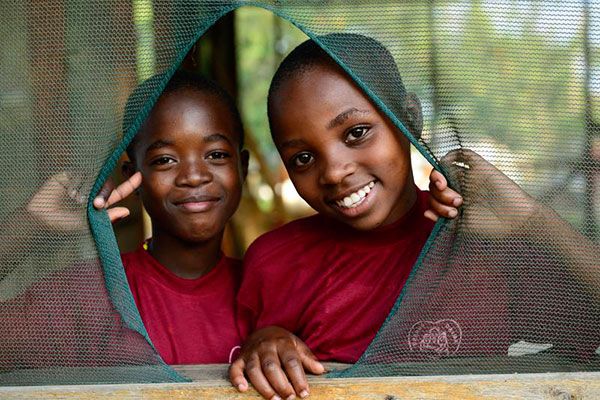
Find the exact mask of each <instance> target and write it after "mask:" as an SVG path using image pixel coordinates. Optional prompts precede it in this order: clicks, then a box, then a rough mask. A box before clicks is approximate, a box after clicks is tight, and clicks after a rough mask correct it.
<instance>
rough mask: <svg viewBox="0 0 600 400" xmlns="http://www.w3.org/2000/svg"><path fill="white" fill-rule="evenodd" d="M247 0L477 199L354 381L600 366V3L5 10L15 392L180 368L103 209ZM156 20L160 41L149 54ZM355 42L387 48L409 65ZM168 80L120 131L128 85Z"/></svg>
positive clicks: (7, 273)
mask: <svg viewBox="0 0 600 400" xmlns="http://www.w3.org/2000/svg"><path fill="white" fill-rule="evenodd" d="M248 6H250V7H259V8H265V9H267V10H271V11H272V12H274V13H275V14H277V15H278V16H280V17H281V18H283V19H285V20H288V21H290V22H291V23H293V24H294V25H295V26H296V27H298V28H299V29H300V30H301V31H303V32H304V33H305V34H306V35H308V36H309V37H312V38H314V39H315V40H316V41H317V42H318V43H319V44H320V45H321V46H322V47H323V48H324V49H325V50H326V51H327V52H328V53H329V54H330V55H331V56H332V57H333V58H334V59H335V60H336V61H337V62H338V63H339V64H340V65H341V66H342V67H343V68H344V69H345V70H346V71H347V73H348V74H349V75H350V76H351V77H352V78H353V79H354V80H355V81H356V83H357V84H358V85H359V86H360V87H361V88H362V89H363V90H364V91H365V93H367V94H368V96H370V98H371V99H372V100H373V102H374V103H375V104H376V105H377V106H378V107H379V108H380V109H381V111H382V112H383V113H385V114H386V115H387V116H388V117H389V118H390V120H391V121H393V122H394V123H395V124H396V125H397V126H398V127H399V129H400V130H401V131H402V132H404V134H406V135H408V136H409V139H410V140H411V142H412V143H413V145H414V146H415V147H416V148H417V149H418V150H419V151H420V152H421V153H422V154H423V155H424V156H425V158H426V159H427V160H428V161H429V162H430V163H431V164H432V165H434V167H436V168H437V169H439V170H441V171H443V172H444V174H445V175H446V176H447V177H448V179H449V180H450V182H451V184H452V186H453V187H454V188H455V189H456V190H457V191H459V192H460V193H461V194H462V195H463V197H464V201H465V204H464V206H463V207H462V209H461V211H460V215H459V216H458V218H456V219H454V220H440V221H439V222H438V223H437V224H436V226H435V228H434V231H433V233H432V235H431V237H430V239H429V241H428V242H427V244H426V246H425V248H424V249H423V251H422V253H421V256H420V257H419V259H418V261H417V264H416V265H415V266H414V268H413V271H412V273H411V276H410V278H409V281H408V283H407V284H406V286H405V288H404V290H403V291H402V293H401V294H400V297H399V298H398V300H397V302H396V304H395V306H394V308H393V309H392V310H391V312H390V315H389V317H388V318H387V320H386V322H385V324H384V325H383V327H382V328H381V329H380V331H379V332H378V334H377V336H376V338H375V340H374V341H373V343H372V344H371V345H370V347H369V348H368V349H367V351H366V352H365V354H364V355H363V356H362V357H361V359H360V360H359V361H358V363H356V364H355V365H354V366H353V367H351V368H350V369H348V370H346V371H345V372H342V373H339V374H338V375H342V376H382V375H426V374H466V373H510V372H541V371H572V370H573V371H574V370H590V369H598V368H599V364H598V358H599V357H600V356H599V354H598V353H599V352H600V351H599V350H598V347H599V346H600V307H599V304H600V257H598V256H599V252H598V220H599V215H600V193H599V189H600V188H599V185H600V173H599V172H600V127H599V125H598V121H599V120H598V118H600V116H599V115H598V112H599V111H600V110H599V107H600V84H599V83H597V82H598V78H599V74H600V58H599V54H600V3H599V2H597V1H595V0H594V1H592V0H588V1H583V0H582V1H577V0H567V1H565V0H563V1H560V2H559V1H510V0H499V1H484V0H465V1H443V0H435V1H434V0H430V1H387V2H386V1H374V2H366V1H336V0H326V1H316V0H315V1H313V0H303V1H283V0H281V1H264V2H260V1H257V2H244V1H239V2H234V1H231V2H230V1H200V0H198V1H183V0H178V1H163V0H155V1H150V0H149V1H141V0H132V1H130V2H124V1H114V0H113V1H103V2H84V1H75V0H73V1H63V0H51V1H46V2H26V1H16V0H14V1H13V0H9V1H3V2H1V3H0V33H1V35H0V37H1V38H2V40H1V41H0V51H1V52H2V53H1V56H0V135H1V138H2V146H1V147H2V157H0V177H1V179H0V196H1V197H0V198H1V200H2V201H1V202H0V321H1V329H0V384H2V385H23V384H43V383H102V382H107V383H108V382H115V383H116V382H161V381H182V380H184V378H182V377H181V376H179V375H178V374H177V373H176V372H174V371H173V370H172V369H171V368H170V367H169V366H167V365H166V364H164V362H163V361H162V360H161V359H160V356H159V355H158V354H157V353H156V351H155V350H154V348H153V346H152V343H151V341H150V339H149V337H148V334H147V332H146V330H145V329H144V326H143V323H142V322H141V318H140V316H139V313H138V311H137V309H136V307H135V304H134V301H133V298H132V295H131V293H130V291H129V288H128V285H127V281H126V278H125V274H124V272H123V267H122V265H121V260H120V256H119V249H118V247H117V242H116V239H115V236H114V233H113V230H112V227H111V224H110V222H109V220H108V217H107V215H106V213H105V212H103V211H102V212H101V211H95V210H94V209H93V207H92V206H91V203H90V199H92V198H93V197H94V195H95V194H96V193H97V192H98V190H99V188H100V187H101V185H102V184H103V182H104V181H105V180H106V179H107V177H108V176H109V175H110V173H111V171H112V170H113V169H114V168H115V167H116V166H117V163H118V159H119V157H120V155H121V153H122V152H123V151H124V149H125V148H126V146H127V144H128V143H129V141H130V140H131V139H132V137H133V135H134V134H135V132H136V131H137V129H138V128H139V126H140V125H141V123H142V121H143V120H144V118H145V117H146V116H147V114H148V113H149V110H150V109H151V108H152V105H153V104H154V101H155V100H156V99H157V97H158V96H159V94H160V92H161V90H162V88H163V87H164V86H165V85H166V83H167V81H168V78H169V77H170V76H171V75H172V74H173V72H174V71H175V70H176V68H177V67H178V65H179V64H180V63H181V61H182V60H183V59H184V56H185V55H186V54H187V53H188V51H189V50H190V49H191V48H192V46H193V45H194V43H195V42H196V41H197V40H198V39H199V38H200V37H201V36H202V35H203V33H204V32H205V31H206V30H207V29H208V28H209V27H211V26H212V25H213V24H214V23H215V22H216V21H218V20H219V19H220V18H221V17H223V16H224V15H226V14H227V13H229V12H232V11H234V10H235V9H237V8H239V7H248ZM147 29H152V30H153V32H154V35H155V40H154V42H153V43H152V49H153V50H152V52H147V51H146V52H144V51H140V49H144V46H150V45H149V44H148V43H147V42H148V40H149V39H148V37H147ZM339 33H346V34H347V33H352V34H360V35H364V36H368V37H371V38H374V39H376V40H377V41H378V42H379V43H381V44H382V45H383V46H385V47H386V48H387V49H388V50H389V52H390V53H391V54H392V56H393V59H394V60H391V59H384V58H381V57H379V56H373V54H377V53H376V52H375V49H374V48H370V47H369V45H368V44H364V43H363V44H360V43H358V44H357V43H356V42H354V41H352V40H350V39H349V38H352V37H355V36H353V35H339ZM247 34H248V35H251V34H252V33H251V32H248V33H247ZM394 64H395V65H394ZM396 67H397V70H398V71H399V72H400V74H401V76H402V81H403V83H404V85H405V86H406V88H407V90H408V91H410V92H415V93H416V94H417V95H418V97H419V98H420V101H421V103H422V106H423V112H424V127H423V133H422V135H421V137H412V136H410V134H408V131H407V130H406V128H405V127H404V125H403V123H402V121H403V116H402V115H401V114H402V113H401V110H400V109H399V108H398V97H397V95H398V93H397V91H396V90H395V89H396V86H395V84H394V83H393V82H392V81H393V80H392V79H391V77H390V76H389V75H390V73H389V71H395V70H396ZM160 73H162V74H164V75H163V76H164V79H163V80H160V79H159V80H156V81H155V82H154V85H148V86H147V90H146V92H144V93H142V95H141V96H138V97H137V98H136V101H134V102H133V103H132V104H131V105H132V107H133V110H129V111H132V114H131V115H134V118H133V119H132V120H131V121H129V120H128V121H127V122H126V124H125V126H124V129H123V128H122V125H123V115H124V107H125V103H126V101H127V97H128V96H129V94H130V93H131V91H132V90H133V88H134V87H135V86H136V84H137V83H139V82H140V81H141V80H143V79H145V78H147V77H149V76H151V75H154V74H160ZM265 101H266V99H265ZM49 182H50V183H49ZM45 185H46V186H45ZM47 185H50V186H47ZM40 188H45V189H46V190H45V191H43V193H44V195H43V196H40V194H39V193H40ZM65 190H66V191H67V192H68V193H70V194H72V196H71V200H72V201H71V202H70V203H69V204H68V205H64V204H61V205H60V208H59V209H58V210H57V207H56V199H55V196H53V195H52V194H53V193H54V192H55V191H65ZM82 194H83V197H81V195H82ZM34 215H35V217H34ZM45 217H48V219H49V220H52V223H53V224H54V226H52V227H51V228H50V227H49V226H48V223H43V222H44V218H45ZM40 218H41V220H42V223H40Z"/></svg>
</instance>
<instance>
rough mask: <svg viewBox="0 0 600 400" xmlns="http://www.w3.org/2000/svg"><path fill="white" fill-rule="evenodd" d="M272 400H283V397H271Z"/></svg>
mask: <svg viewBox="0 0 600 400" xmlns="http://www.w3.org/2000/svg"><path fill="white" fill-rule="evenodd" d="M271 400H281V397H279V396H277V395H275V396H273V397H271Z"/></svg>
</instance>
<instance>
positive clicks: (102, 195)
mask: <svg viewBox="0 0 600 400" xmlns="http://www.w3.org/2000/svg"><path fill="white" fill-rule="evenodd" d="M114 188H115V184H114V182H113V180H112V178H108V179H107V181H106V182H104V185H102V187H101V188H100V191H99V192H98V195H97V196H96V197H95V198H94V201H93V204H94V207H95V208H96V209H97V210H100V209H102V208H104V207H105V206H106V201H107V200H108V198H109V196H110V194H111V193H112V191H113V189H114Z"/></svg>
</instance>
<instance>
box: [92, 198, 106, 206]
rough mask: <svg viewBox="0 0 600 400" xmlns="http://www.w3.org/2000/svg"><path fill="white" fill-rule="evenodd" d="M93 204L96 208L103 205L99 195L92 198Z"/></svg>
mask: <svg viewBox="0 0 600 400" xmlns="http://www.w3.org/2000/svg"><path fill="white" fill-rule="evenodd" d="M94 206H96V207H98V208H101V207H104V200H103V199H102V198H101V197H96V198H95V199H94Z"/></svg>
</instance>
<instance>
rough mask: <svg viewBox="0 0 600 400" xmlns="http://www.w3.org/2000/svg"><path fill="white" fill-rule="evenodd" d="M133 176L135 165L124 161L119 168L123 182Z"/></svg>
mask: <svg viewBox="0 0 600 400" xmlns="http://www.w3.org/2000/svg"><path fill="white" fill-rule="evenodd" d="M133 174H135V165H133V162H131V161H125V162H124V163H123V165H122V166H121V175H123V178H125V180H127V179H129V178H131V175H133Z"/></svg>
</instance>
